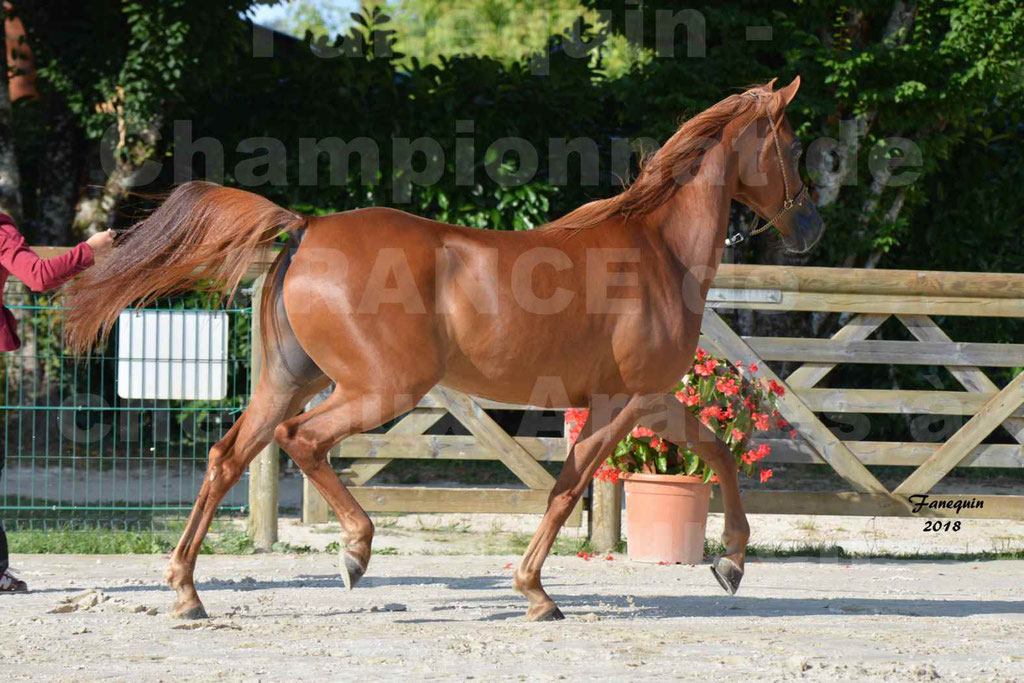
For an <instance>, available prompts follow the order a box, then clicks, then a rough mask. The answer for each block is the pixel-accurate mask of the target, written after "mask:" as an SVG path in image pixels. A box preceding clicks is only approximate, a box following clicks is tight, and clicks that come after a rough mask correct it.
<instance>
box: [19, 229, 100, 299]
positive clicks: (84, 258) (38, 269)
mask: <svg viewBox="0 0 1024 683" xmlns="http://www.w3.org/2000/svg"><path fill="white" fill-rule="evenodd" d="M92 264H93V253H92V248H91V247H90V246H89V245H88V244H86V243H85V242H82V243H81V244H79V245H78V246H76V247H74V248H72V249H71V250H70V251H68V252H67V253H65V254H62V255H60V256H57V257H56V258H51V259H41V258H39V257H38V256H36V254H35V252H33V251H32V250H31V249H29V248H28V246H27V245H26V244H25V238H24V237H23V236H22V235H21V233H20V232H18V230H17V228H15V227H14V226H13V225H11V224H10V223H5V224H2V225H0V265H2V266H3V267H4V268H6V269H7V270H8V271H9V272H10V273H11V274H12V275H14V276H15V277H16V278H18V279H19V280H21V281H22V282H24V283H25V284H26V285H28V287H29V289H31V290H32V291H33V292H45V291H47V290H51V289H56V288H57V287H60V286H61V285H62V284H64V283H65V282H67V281H68V280H70V279H71V278H72V277H74V276H75V275H77V274H78V273H81V272H82V271H83V270H85V269H86V268H88V267H89V266H91V265H92Z"/></svg>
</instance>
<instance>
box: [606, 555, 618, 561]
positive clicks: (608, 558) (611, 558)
mask: <svg viewBox="0 0 1024 683" xmlns="http://www.w3.org/2000/svg"><path fill="white" fill-rule="evenodd" d="M604 559H606V560H608V561H609V562H611V561H612V560H614V559H615V558H614V557H612V556H611V555H609V556H608V557H606V558H604Z"/></svg>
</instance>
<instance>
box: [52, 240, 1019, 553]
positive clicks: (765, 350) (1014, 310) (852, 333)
mask: <svg viewBox="0 0 1024 683" xmlns="http://www.w3.org/2000/svg"><path fill="white" fill-rule="evenodd" d="M36 251H37V252H38V253H40V255H42V256H46V257H51V256H56V255H59V254H60V253H62V252H63V251H66V248H64V247H42V248H37V249H36ZM271 259H272V255H269V256H268V258H266V259H263V260H262V261H261V262H258V263H256V264H254V265H253V267H252V269H251V272H250V274H251V275H252V276H253V277H258V276H260V274H261V273H263V272H264V271H265V269H266V267H267V266H268V265H269V263H270V260H271ZM255 291H256V292H259V291H260V289H259V288H258V287H257V288H256V290H255ZM258 305H259V302H258V301H254V308H258ZM733 309H750V310H777V311H807V312H817V313H830V314H840V317H839V320H841V321H842V327H840V329H839V330H838V331H836V332H835V333H834V334H833V335H832V336H831V337H830V338H827V339H808V338H796V337H760V336H755V337H743V336H740V335H739V334H737V333H736V332H735V331H734V330H733V329H732V328H731V327H730V326H729V325H728V324H727V323H726V321H725V320H724V319H723V318H722V317H721V316H720V315H719V314H718V311H723V310H733ZM932 316H970V317H1018V318H1024V275H1020V274H1002V273H955V272H937V271H897V270H857V269H842V268H789V267H775V266H752V265H729V264H725V265H722V267H721V268H720V269H719V271H718V274H717V277H716V278H715V282H714V286H713V288H712V289H711V291H710V292H709V294H708V304H707V309H706V312H705V317H704V322H703V328H702V336H701V343H702V344H703V345H705V346H706V347H707V348H709V349H710V350H712V351H714V352H715V353H717V354H720V355H722V356H725V357H727V358H730V359H731V360H742V361H743V362H745V363H758V364H760V365H761V368H762V374H763V375H764V376H766V377H769V378H774V379H776V380H777V381H779V382H780V383H781V384H783V386H784V387H785V389H786V392H785V395H784V396H783V397H781V398H780V401H779V411H780V412H781V414H782V416H783V417H784V418H785V419H786V420H787V421H789V422H790V423H791V424H793V425H794V427H795V428H796V430H797V432H798V436H797V438H795V439H782V438H774V439H769V440H768V443H769V445H771V447H772V454H771V455H770V456H769V458H768V460H767V461H768V462H769V463H815V464H823V465H828V466H830V467H831V468H832V469H833V470H835V472H836V473H837V474H838V475H839V476H840V477H841V478H842V479H843V480H844V482H845V484H846V486H847V487H848V489H849V490H847V491H833V492H770V491H763V490H756V491H750V492H748V493H746V494H745V504H746V507H747V509H748V511H751V512H777V513H803V514H860V515H909V514H915V513H914V512H912V506H911V505H910V504H909V502H908V498H909V497H910V496H912V495H915V494H931V493H932V491H933V489H934V487H935V485H936V484H938V483H939V482H940V481H941V480H942V479H943V478H944V477H945V476H946V475H947V474H948V473H949V472H950V471H952V470H953V469H954V468H957V467H970V468H976V467H1001V468H1014V469H1019V468H1021V467H1024V373H1021V374H1018V375H1017V376H1016V377H1015V378H1014V379H1013V380H1012V381H1010V382H1008V383H1006V384H1005V386H999V385H998V384H996V383H995V382H994V381H993V380H992V379H991V378H990V377H989V376H988V374H986V372H985V371H984V370H982V368H1007V367H1019V366H1021V365H1024V339H1022V340H1019V341H1020V342H1021V343H988V342H975V341H971V342H957V341H954V340H953V339H951V338H950V337H949V336H948V335H947V334H946V332H945V331H944V330H943V329H942V328H941V327H940V324H939V323H938V322H936V321H935V320H934V319H933V317H932ZM891 318H895V319H897V320H898V321H899V322H900V324H901V325H902V326H903V327H904V328H905V329H906V330H907V332H908V333H909V336H911V337H913V339H914V340H916V341H896V340H890V339H873V338H872V335H875V334H876V333H877V331H878V329H879V328H880V327H881V326H882V325H883V324H884V323H885V322H886V321H888V320H890V319H891ZM258 320H259V316H258V315H254V316H253V321H254V325H256V324H258ZM253 332H254V334H253V340H254V344H253V347H254V348H253V373H252V374H253V377H255V375H256V374H257V373H258V371H259V368H258V366H259V358H258V356H259V348H258V339H259V334H258V329H256V328H254V330H253ZM783 361H785V362H788V363H790V364H792V363H794V362H796V363H800V366H799V367H797V368H796V369H795V370H793V371H792V372H790V373H789V374H788V375H787V376H786V377H785V378H780V377H778V376H777V375H776V374H775V373H774V372H773V371H772V369H771V367H770V366H769V364H768V362H775V363H777V362H783ZM845 363H855V364H886V365H910V366H932V367H934V366H942V367H945V368H946V369H947V370H948V371H949V373H950V375H951V376H952V377H953V378H955V379H956V380H957V382H958V383H959V384H960V385H961V386H962V388H963V391H939V390H904V389H893V388H886V389H874V388H872V389H864V388H825V387H822V386H820V384H821V382H822V381H823V380H824V379H825V378H826V377H828V375H829V374H830V373H831V372H832V371H833V370H834V369H835V368H836V366H837V365H839V364H845ZM510 407H512V408H516V407H515V406H507V405H504V404H499V403H494V402H492V401H487V400H483V399H478V398H473V397H469V396H466V395H463V394H460V393H458V392H455V391H452V390H450V389H445V388H443V387H436V388H435V389H434V390H433V391H431V392H430V394H429V395H428V396H427V397H425V398H424V400H423V401H422V402H421V403H420V405H419V406H418V407H417V408H416V409H415V410H414V411H412V412H411V413H409V414H407V415H406V416H404V417H403V418H402V419H401V420H399V421H398V422H397V423H395V424H394V425H393V426H392V427H391V429H390V430H389V431H388V432H387V433H386V434H362V435H356V436H353V437H351V438H349V439H347V440H346V441H344V442H343V443H342V444H341V445H340V446H338V447H336V448H335V449H334V450H333V452H332V455H333V457H335V458H346V459H351V460H352V464H351V465H350V466H349V468H348V469H346V470H345V471H343V472H342V476H343V478H344V479H346V480H347V482H348V483H349V484H350V485H351V486H352V491H353V493H354V495H355V496H356V498H357V499H358V500H359V501H360V502H361V503H362V504H363V505H364V507H366V508H367V509H368V510H371V511H394V512H416V511H422V512H428V511H436V512H442V511H458V512H541V511H543V509H544V507H545V505H546V501H547V495H548V491H549V489H550V487H551V484H552V482H553V479H552V476H551V475H550V474H549V473H548V471H547V470H546V469H545V468H544V467H542V466H541V465H540V463H542V462H560V461H562V460H564V458H565V454H566V448H567V442H566V440H565V438H564V437H563V438H542V437H518V436H513V435H510V434H508V433H506V432H505V431H504V430H503V429H501V427H500V426H499V425H498V424H497V423H496V422H495V421H494V420H493V419H492V418H491V417H490V416H489V415H488V414H487V412H486V410H488V409H508V408H510ZM517 408H520V409H524V408H528V406H518V407H517ZM819 413H853V414H881V413H889V414H914V415H947V416H964V417H966V418H969V419H966V420H965V421H964V423H963V424H962V426H961V427H960V428H959V429H958V430H957V431H956V432H955V433H954V434H952V435H951V436H950V437H949V438H948V439H946V440H945V441H944V442H942V443H934V442H907V441H899V442H879V441H858V440H843V439H842V438H841V437H840V436H837V435H836V434H834V433H833V432H832V431H831V430H829V429H828V428H827V427H826V426H825V425H824V424H823V423H822V421H821V419H820V418H819V415H818V414H819ZM447 414H450V415H452V416H454V417H455V418H456V419H457V420H458V421H459V422H460V423H461V424H462V425H463V426H465V427H466V428H467V429H468V431H470V432H471V434H470V435H468V436H451V435H428V434H426V433H425V432H426V431H427V430H429V429H430V427H431V426H432V425H433V424H435V423H436V422H437V421H438V420H439V419H441V418H442V417H443V416H445V415H447ZM1000 428H1001V429H1003V430H1004V431H1005V435H1003V436H1002V437H1000V438H993V437H992V435H993V433H994V432H996V431H997V430H999V429H1000ZM277 457H278V455H277V451H276V448H275V447H273V446H269V447H268V448H267V449H266V450H265V451H264V453H262V454H261V455H260V456H259V457H258V458H256V460H255V461H254V462H253V465H252V471H251V487H250V489H251V494H250V502H251V521H252V524H251V528H252V529H253V533H254V535H255V537H256V538H257V542H258V545H260V546H264V547H265V546H267V545H269V544H271V543H273V541H274V540H276V524H277V484H278V476H277V474H278V472H277ZM410 458H415V459H458V460H496V461H500V462H502V463H504V464H505V465H506V466H507V467H508V468H509V469H510V470H511V471H512V472H513V473H514V474H515V475H516V476H517V478H518V479H519V480H520V481H521V486H520V487H518V488H505V489H497V488H489V489H480V488H445V489H441V488H429V487H388V486H373V485H370V484H371V482H372V479H373V478H374V477H375V476H376V475H377V474H378V473H379V472H380V471H381V470H382V469H383V468H384V467H385V466H387V464H388V463H390V462H392V461H393V460H399V459H410ZM877 465H899V466H909V467H915V468H916V469H915V470H914V471H913V472H912V473H911V474H910V475H909V476H908V477H907V478H906V479H905V480H904V481H903V482H901V483H900V484H899V485H898V486H896V487H895V488H893V490H891V491H890V490H888V489H887V488H886V487H885V486H884V485H883V484H882V483H881V482H880V481H879V480H878V478H877V477H876V476H875V475H874V474H872V472H871V471H870V470H869V469H868V466H877ZM596 486H598V490H597V491H596V492H595V495H594V497H593V500H594V502H593V503H592V507H593V511H594V514H593V515H592V519H591V526H592V529H593V530H594V531H595V537H596V538H599V539H601V543H602V544H609V543H611V542H612V540H613V539H617V538H618V527H619V523H620V522H619V519H618V515H619V513H620V506H619V504H618V501H620V500H621V492H620V491H618V490H616V489H612V488H607V487H608V485H606V484H599V485H596ZM932 498H933V499H934V500H950V501H956V500H961V499H964V500H966V499H980V500H981V501H982V502H983V504H984V505H983V507H981V508H977V507H975V508H970V509H965V510H962V511H960V512H959V513H954V512H953V511H951V510H950V509H948V508H945V509H938V510H934V509H933V510H930V511H929V510H922V511H920V512H919V513H916V514H930V515H933V516H942V515H949V514H960V515H961V516H976V517H998V518H1013V519H1024V496H1022V495H985V496H968V495H966V494H955V495H954V494H950V495H941V496H940V495H933V496H932ZM712 505H713V509H714V507H715V506H717V505H719V501H717V499H716V500H714V501H713V503H712ZM303 513H304V518H306V519H307V521H322V520H325V519H326V518H327V514H328V513H327V508H326V505H325V504H324V503H323V501H322V499H320V498H319V495H318V494H316V491H315V490H314V489H312V487H309V486H308V485H307V486H306V496H305V503H304V506H303ZM580 519H581V516H580V510H579V509H577V510H576V511H575V512H574V514H573V517H572V520H573V522H574V523H579V520H580Z"/></svg>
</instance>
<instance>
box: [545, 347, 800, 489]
mask: <svg viewBox="0 0 1024 683" xmlns="http://www.w3.org/2000/svg"><path fill="white" fill-rule="evenodd" d="M757 372H758V367H757V365H756V364H754V363H751V364H750V366H744V364H743V363H742V362H735V363H730V362H729V361H726V360H724V359H722V358H717V357H715V356H712V355H711V354H709V353H707V352H706V351H704V349H701V348H698V349H697V355H696V358H695V359H694V363H693V368H692V369H691V370H690V373H689V374H687V375H686V376H685V377H683V379H682V380H681V381H680V382H679V384H678V385H677V386H676V392H675V396H676V399H678V400H679V401H680V402H681V403H682V404H683V405H685V406H686V407H687V408H689V409H690V411H691V412H692V413H693V414H694V415H695V416H696V417H697V418H698V419H699V420H700V421H701V422H703V423H704V425H705V426H706V427H708V428H709V429H710V430H711V431H713V432H714V433H715V434H717V435H718V437H719V438H720V439H722V441H724V442H725V444H726V445H727V446H728V447H729V450H731V451H732V454H733V456H734V457H735V458H736V466H737V468H738V469H739V470H742V471H743V472H744V474H746V475H747V476H748V477H752V476H754V473H755V472H758V473H759V476H760V479H761V482H766V481H768V479H770V478H771V476H772V471H771V470H770V469H764V468H763V467H762V466H760V465H757V463H758V462H759V461H761V460H763V459H764V458H765V457H767V456H768V454H769V453H770V452H771V448H770V447H769V446H768V444H764V443H762V444H760V445H759V446H758V447H757V448H750V438H751V436H752V435H753V434H754V433H756V432H764V431H768V430H769V429H771V428H772V426H773V425H774V426H775V427H778V428H780V429H786V428H788V427H789V426H790V425H789V423H788V422H786V421H785V420H784V419H782V417H781V416H780V415H779V411H778V410H777V409H776V399H777V397H778V396H782V395H783V394H784V393H785V389H784V388H783V387H782V385H781V384H779V383H778V382H776V381H775V380H768V379H767V378H765V377H757ZM586 419H587V411H586V410H585V409H584V410H568V411H566V413H565V420H566V425H567V427H568V429H569V438H570V439H571V440H572V441H575V440H576V439H577V438H578V437H579V434H580V431H581V430H582V429H583V424H584V423H585V422H586ZM795 435H796V432H795V431H792V430H791V431H790V436H791V437H793V436H795ZM622 472H631V473H638V472H642V473H651V474H688V475H697V476H700V477H701V478H702V479H703V480H704V481H705V482H708V481H717V480H718V478H717V477H716V476H715V473H714V470H712V469H711V467H710V466H709V465H708V464H707V463H706V462H704V461H703V460H701V459H700V457H699V456H698V455H697V454H696V453H695V452H693V451H692V450H690V449H689V448H687V447H686V446H685V445H680V444H676V443H672V442H670V441H665V440H664V439H661V438H659V437H658V436H657V435H656V434H655V433H654V432H653V431H651V430H650V429H648V428H647V427H643V426H637V427H635V428H634V429H633V431H632V432H631V433H630V434H629V436H627V437H626V438H625V439H623V440H622V441H620V442H619V443H618V445H617V446H616V447H615V450H614V451H613V452H612V454H611V455H609V456H608V459H607V460H606V461H605V462H604V463H603V464H602V465H601V468H600V469H598V470H597V473H596V474H595V475H594V478H595V479H600V480H602V481H611V482H616V481H618V480H619V475H620V474H621V473H622Z"/></svg>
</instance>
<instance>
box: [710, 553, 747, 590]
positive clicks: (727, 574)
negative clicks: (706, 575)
mask: <svg viewBox="0 0 1024 683" xmlns="http://www.w3.org/2000/svg"><path fill="white" fill-rule="evenodd" d="M711 573H712V574H714V575H715V578H716V579H718V583H720V584H721V585H722V588H724V589H725V592H726V593H728V594H729V595H736V591H737V590H739V587H740V581H742V580H743V570H742V569H740V567H739V565H738V564H736V563H735V562H733V561H732V560H730V559H729V558H728V557H716V558H714V559H713V560H712V561H711Z"/></svg>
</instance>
